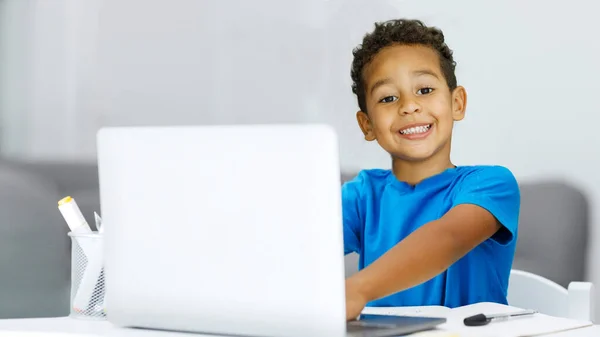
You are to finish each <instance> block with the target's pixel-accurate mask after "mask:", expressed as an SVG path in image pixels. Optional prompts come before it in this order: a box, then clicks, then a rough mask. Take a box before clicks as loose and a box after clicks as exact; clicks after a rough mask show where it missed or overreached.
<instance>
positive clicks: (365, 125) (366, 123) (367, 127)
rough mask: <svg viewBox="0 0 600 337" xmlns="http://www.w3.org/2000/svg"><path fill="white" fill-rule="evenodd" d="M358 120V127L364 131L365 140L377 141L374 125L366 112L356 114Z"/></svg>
mask: <svg viewBox="0 0 600 337" xmlns="http://www.w3.org/2000/svg"><path fill="white" fill-rule="evenodd" d="M356 120H357V121H358V126H360V129H361V130H362V132H363V134H364V135H365V140H367V141H369V142H370V141H373V140H375V134H374V133H373V125H372V124H371V119H370V118H369V115H367V113H366V112H363V111H358V112H357V113H356Z"/></svg>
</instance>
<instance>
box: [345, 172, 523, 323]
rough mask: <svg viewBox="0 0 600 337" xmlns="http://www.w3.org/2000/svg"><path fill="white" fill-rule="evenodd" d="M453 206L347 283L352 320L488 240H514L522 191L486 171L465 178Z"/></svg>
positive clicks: (506, 176) (503, 175) (508, 177)
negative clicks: (384, 298) (368, 305)
mask: <svg viewBox="0 0 600 337" xmlns="http://www.w3.org/2000/svg"><path fill="white" fill-rule="evenodd" d="M453 205H454V207H452V208H451V209H450V210H449V211H448V212H447V213H446V214H445V215H444V216H443V217H442V218H440V219H438V220H435V221H432V222H429V223H426V224H425V225H423V226H422V227H420V228H419V229H417V230H415V231H414V232H413V233H411V234H410V235H409V236H407V237H406V238H405V239H404V240H402V241H401V242H399V243H398V244H396V246H394V247H393V248H392V249H390V250H389V251H388V252H386V253H385V254H384V255H382V256H381V257H380V258H379V259H377V260H376V261H374V262H373V263H372V264H371V265H369V266H368V267H366V268H364V269H363V270H361V271H360V272H359V273H357V274H355V275H353V276H352V277H350V278H348V279H347V280H346V316H347V318H348V319H352V318H355V317H356V316H357V315H358V314H360V311H361V310H362V309H363V308H364V306H365V305H366V304H367V303H368V302H370V301H373V300H376V299H379V298H382V297H385V296H387V295H391V294H393V293H396V292H399V291H402V290H405V289H408V288H411V287H414V286H416V285H419V284H421V283H423V282H425V281H428V280H429V279H431V278H433V277H434V276H436V275H438V274H439V273H441V272H443V271H444V270H446V269H447V268H448V267H450V266H451V265H452V264H453V263H454V262H456V261H457V260H459V259H460V258H461V257H463V256H464V255H466V254H467V253H468V252H469V251H471V250H472V249H473V248H475V247H476V246H477V245H479V244H480V243H481V242H483V241H485V240H487V239H488V238H490V237H492V238H493V239H494V240H495V241H497V242H498V243H499V244H501V245H505V244H507V243H508V242H511V241H512V240H513V239H514V235H516V232H517V223H518V217H519V211H520V192H519V186H518V184H517V181H516V179H515V178H514V176H513V175H512V173H511V172H510V171H509V170H508V169H506V168H503V167H499V166H498V167H488V168H485V169H481V170H480V171H476V172H473V173H472V174H470V175H469V176H467V177H465V179H464V180H463V181H462V189H461V190H460V191H459V192H458V193H457V195H456V196H455V197H454V200H453Z"/></svg>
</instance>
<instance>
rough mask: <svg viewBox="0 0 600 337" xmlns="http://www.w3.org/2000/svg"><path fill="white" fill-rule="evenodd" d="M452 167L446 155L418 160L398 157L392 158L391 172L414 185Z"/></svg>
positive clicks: (399, 178)
mask: <svg viewBox="0 0 600 337" xmlns="http://www.w3.org/2000/svg"><path fill="white" fill-rule="evenodd" d="M454 167H455V166H454V165H453V164H452V162H451V161H450V158H448V157H442V158H435V157H434V158H430V159H429V160H425V161H418V162H411V161H405V160H401V159H398V158H394V159H393V160H392V172H393V173H394V175H395V176H396V179H398V180H399V181H402V182H405V183H407V184H409V185H416V184H418V183H420V182H421V181H423V180H425V179H427V178H429V177H432V176H434V175H436V174H440V173H442V172H444V171H445V170H447V169H449V168H454Z"/></svg>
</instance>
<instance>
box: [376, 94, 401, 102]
mask: <svg viewBox="0 0 600 337" xmlns="http://www.w3.org/2000/svg"><path fill="white" fill-rule="evenodd" d="M397 99H398V98H397V97H395V96H386V97H384V98H383V99H381V100H380V101H379V102H380V103H391V102H393V101H395V100H397Z"/></svg>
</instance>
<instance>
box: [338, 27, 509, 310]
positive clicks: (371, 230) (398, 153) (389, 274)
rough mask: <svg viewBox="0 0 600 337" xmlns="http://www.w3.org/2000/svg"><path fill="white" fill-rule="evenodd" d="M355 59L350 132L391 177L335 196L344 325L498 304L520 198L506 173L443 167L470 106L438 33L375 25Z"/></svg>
mask: <svg viewBox="0 0 600 337" xmlns="http://www.w3.org/2000/svg"><path fill="white" fill-rule="evenodd" d="M353 54H354V61H353V63H352V71H351V76H352V80H353V82H354V83H353V86H352V89H353V92H354V93H355V94H356V96H357V99H358V106H359V107H360V111H358V112H357V114H356V117H357V120H358V124H359V126H360V128H361V130H362V132H363V133H364V136H365V139H366V140H367V141H374V140H376V141H377V142H378V143H379V145H380V146H381V147H382V148H383V149H384V150H385V151H387V152H388V153H389V154H390V155H391V157H392V169H391V170H379V169H373V170H363V171H361V172H360V173H359V174H358V176H357V177H356V178H355V179H353V180H352V181H349V182H347V183H345V184H344V185H343V187H342V197H343V218H344V250H345V254H348V253H350V252H357V253H358V254H359V255H360V260H359V269H360V271H359V272H358V273H357V274H355V275H353V276H351V277H349V278H348V279H347V280H346V306H347V308H346V316H347V317H346V318H347V319H353V318H355V317H357V316H358V315H359V314H360V312H361V310H362V309H363V308H364V307H365V306H366V305H367V304H369V305H372V306H414V305H444V306H448V307H457V306H462V305H467V304H470V303H475V302H482V301H491V302H498V303H506V291H507V285H508V277H509V274H510V270H511V266H512V261H513V256H514V251H515V244H516V239H517V222H518V217H519V210H520V192H519V187H518V185H517V182H516V180H515V178H514V176H513V175H512V173H511V172H510V171H509V170H508V169H506V168H504V167H501V166H455V165H453V164H452V162H451V161H450V144H451V137H452V128H453V124H454V122H455V121H460V120H462V119H463V117H464V114H465V108H466V104H467V94H466V91H465V89H464V88H463V87H461V86H458V85H457V84H456V77H455V74H454V68H455V62H454V60H453V57H452V51H451V50H450V49H449V48H448V46H447V45H446V44H445V42H444V35H443V33H442V32H441V31H440V30H438V29H436V28H434V27H427V26H425V25H424V24H423V23H421V22H420V21H417V20H392V21H388V22H384V23H378V24H376V25H375V30H374V31H373V32H372V33H370V34H367V35H366V36H365V37H364V39H363V43H362V45H361V46H359V47H357V48H356V49H355V50H354V52H353Z"/></svg>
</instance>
